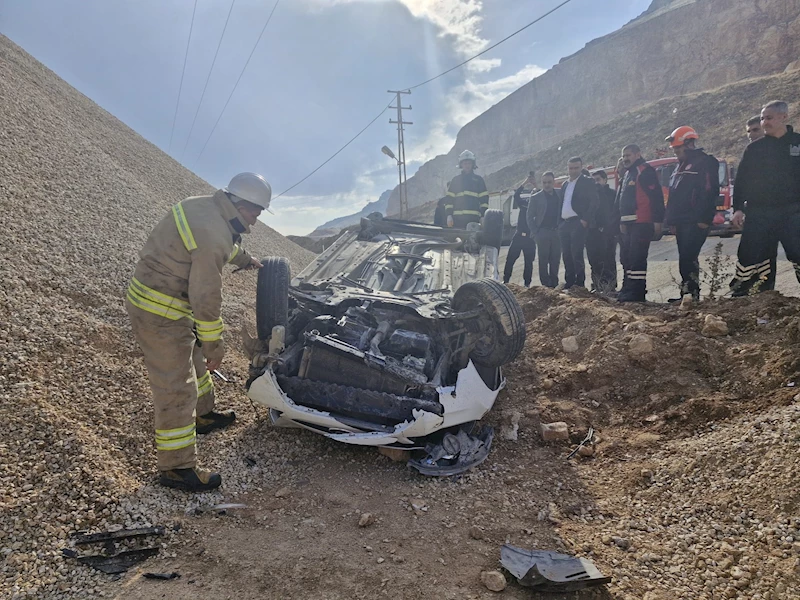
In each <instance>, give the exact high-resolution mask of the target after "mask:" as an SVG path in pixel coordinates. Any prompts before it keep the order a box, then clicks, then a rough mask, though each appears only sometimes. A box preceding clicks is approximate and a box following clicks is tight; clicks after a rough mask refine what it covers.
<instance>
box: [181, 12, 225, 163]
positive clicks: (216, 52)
mask: <svg viewBox="0 0 800 600" xmlns="http://www.w3.org/2000/svg"><path fill="white" fill-rule="evenodd" d="M235 4H236V0H232V1H231V7H230V8H229V9H228V16H227V18H226V19H225V25H224V26H223V28H222V35H220V36H219V42H217V49H216V50H215V51H214V58H213V60H212V61H211V67H210V68H209V69H208V76H207V77H206V82H205V84H204V85H203V92H202V93H201V94H200V101H199V102H198V103H197V110H195V111H194V117H193V118H192V125H191V127H189V135H187V136H186V143H185V144H184V145H183V150H181V160H183V155H184V154H186V147H187V146H188V145H189V140H190V139H192V132H193V131H194V124H195V123H196V122H197V115H198V114H199V113H200V107H201V106H202V105H203V98H205V97H206V90H207V89H208V82H209V81H210V80H211V73H212V72H213V71H214V65H215V64H216V63H217V55H218V54H219V49H220V46H222V40H223V38H224V37H225V31H227V29H228V21H230V20H231V13H232V12H233V7H234V5H235Z"/></svg>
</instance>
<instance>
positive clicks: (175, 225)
mask: <svg viewBox="0 0 800 600" xmlns="http://www.w3.org/2000/svg"><path fill="white" fill-rule="evenodd" d="M271 199H272V189H271V188H270V185H269V183H267V181H266V180H265V179H264V178H263V177H262V176H261V175H257V174H255V173H240V174H239V175H236V176H235V177H234V178H233V179H231V182H230V184H229V185H228V187H226V188H224V189H221V190H218V191H217V192H216V193H215V194H214V195H213V196H197V197H194V198H187V199H186V200H184V201H183V202H181V203H180V204H176V205H175V206H174V207H173V208H172V211H171V212H170V213H169V214H167V215H166V216H165V217H164V218H163V219H162V220H161V222H160V223H158V225H156V226H155V228H154V229H153V231H152V232H151V233H150V237H149V238H148V239H147V242H146V243H145V245H144V248H143V249H142V250H141V252H140V253H139V257H140V260H139V262H138V263H137V265H136V270H135V271H134V275H133V279H132V280H131V283H130V286H129V287H128V294H127V300H126V308H127V310H128V314H129V315H130V318H131V325H132V327H133V333H134V335H135V336H136V341H137V342H138V343H139V346H140V347H141V349H142V352H143V353H144V362H145V366H146V367H147V372H148V375H149V377H150V388H151V390H152V393H153V404H154V406H155V429H156V433H155V436H156V449H157V452H158V469H159V471H160V478H159V482H160V483H161V484H162V485H165V486H168V487H174V488H179V489H183V490H186V491H193V492H197V491H204V490H210V489H214V488H216V487H219V485H220V484H221V483H222V478H221V477H220V475H219V474H218V473H210V472H208V471H204V470H202V469H198V468H197V451H196V447H195V438H196V434H197V433H208V432H210V431H213V430H215V429H221V428H223V427H226V426H228V425H230V424H231V423H232V422H233V420H234V419H235V415H234V413H233V411H225V412H215V411H214V384H213V382H212V380H211V373H210V372H211V371H213V370H215V369H216V368H218V367H219V365H220V363H221V362H222V357H223V356H224V354H225V345H224V342H223V337H222V332H223V323H222V317H221V315H220V311H221V308H222V269H223V267H224V266H225V264H226V263H231V264H232V265H235V266H237V267H240V268H260V267H261V263H259V262H258V261H257V260H256V259H254V258H253V257H251V256H250V255H249V254H248V253H247V252H245V251H244V250H243V249H242V248H241V246H240V242H241V235H242V234H244V233H250V227H251V226H252V225H255V223H256V220H257V218H258V216H259V215H260V214H261V211H262V210H264V209H268V208H269V204H270V200H271Z"/></svg>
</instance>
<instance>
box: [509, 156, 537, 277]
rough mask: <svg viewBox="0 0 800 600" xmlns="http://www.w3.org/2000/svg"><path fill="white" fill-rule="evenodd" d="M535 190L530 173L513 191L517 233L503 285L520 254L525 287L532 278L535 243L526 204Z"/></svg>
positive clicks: (532, 176) (512, 242)
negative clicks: (522, 261) (529, 225)
mask: <svg viewBox="0 0 800 600" xmlns="http://www.w3.org/2000/svg"><path fill="white" fill-rule="evenodd" d="M538 191H539V190H538V189H537V188H536V178H535V176H534V174H533V171H531V172H530V173H529V174H528V178H527V179H526V180H525V181H524V182H523V183H522V185H521V186H519V187H518V188H517V189H516V190H515V191H514V205H513V207H514V208H517V209H519V217H518V218H517V231H516V232H515V233H514V237H513V238H512V239H511V245H510V246H509V248H508V255H507V256H506V266H505V269H504V270H503V283H508V282H509V281H510V280H511V275H512V274H513V272H514V263H516V262H517V259H518V258H519V255H520V252H521V253H523V255H524V261H525V268H524V270H523V271H522V279H523V281H524V282H525V287H530V285H531V277H532V276H533V261H534V259H535V258H536V243H535V242H534V241H533V238H532V237H531V230H530V228H529V227H528V203H529V201H530V198H531V196H532V195H533V194H535V193H536V192H538Z"/></svg>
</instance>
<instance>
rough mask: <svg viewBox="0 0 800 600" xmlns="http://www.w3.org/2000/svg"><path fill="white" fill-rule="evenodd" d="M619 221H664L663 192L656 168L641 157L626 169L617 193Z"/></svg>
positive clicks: (623, 222)
mask: <svg viewBox="0 0 800 600" xmlns="http://www.w3.org/2000/svg"><path fill="white" fill-rule="evenodd" d="M617 203H618V204H617V208H618V210H619V215H620V222H621V223H622V224H623V225H624V224H625V223H662V222H663V221H664V192H663V190H662V189H661V184H660V183H659V181H658V174H657V173H656V170H655V169H654V168H653V167H651V166H650V165H648V164H647V163H646V162H645V160H644V159H643V158H640V159H638V160H637V161H636V162H634V163H633V164H632V165H631V166H630V167H629V168H628V169H627V170H626V171H625V177H624V178H623V180H622V186H621V187H620V189H619V193H618V194H617Z"/></svg>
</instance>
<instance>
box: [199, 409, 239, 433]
mask: <svg viewBox="0 0 800 600" xmlns="http://www.w3.org/2000/svg"><path fill="white" fill-rule="evenodd" d="M235 420H236V414H235V413H234V412H233V411H232V410H224V411H221V412H214V411H213V410H212V411H211V412H210V413H206V414H204V415H201V416H198V417H197V433H211V432H212V431H215V430H217V429H224V428H225V427H227V426H228V425H230V424H231V423H233V422H234V421H235Z"/></svg>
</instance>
